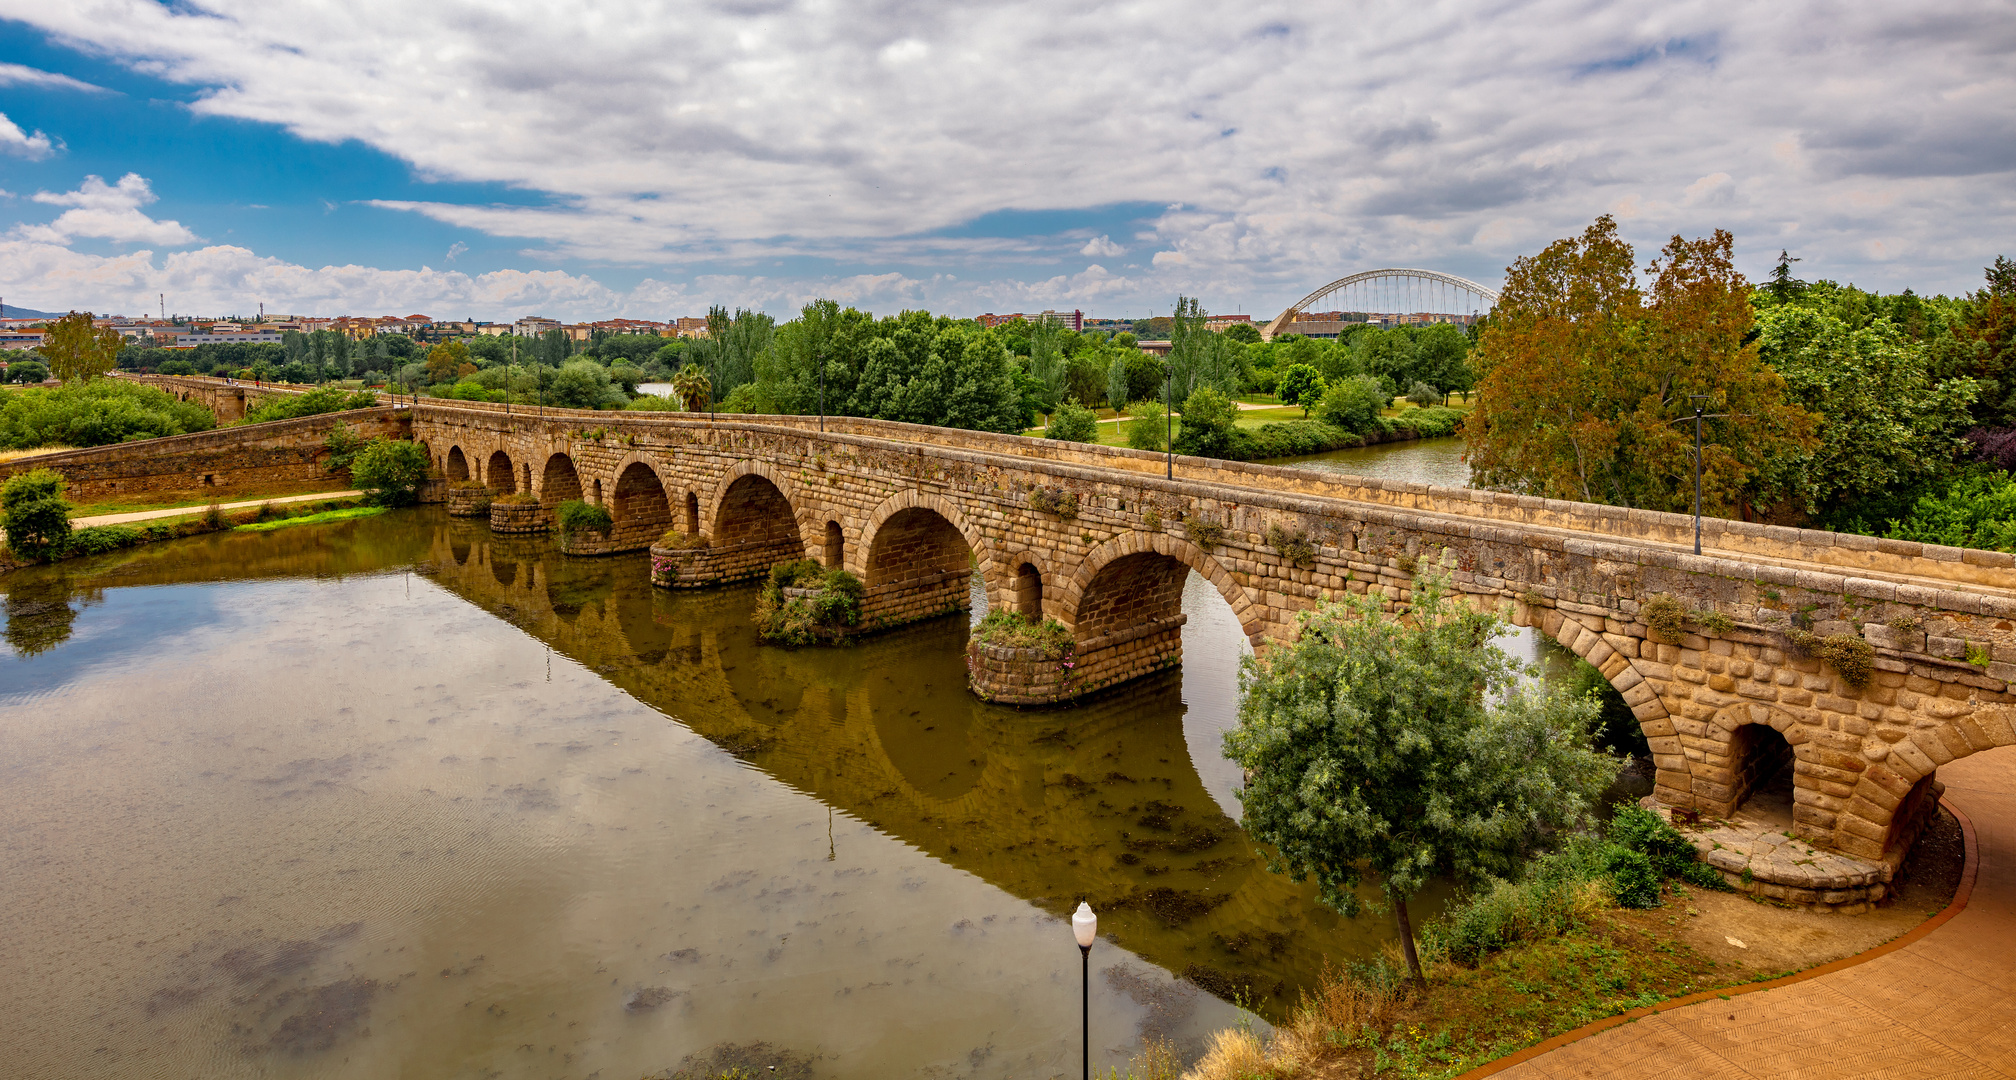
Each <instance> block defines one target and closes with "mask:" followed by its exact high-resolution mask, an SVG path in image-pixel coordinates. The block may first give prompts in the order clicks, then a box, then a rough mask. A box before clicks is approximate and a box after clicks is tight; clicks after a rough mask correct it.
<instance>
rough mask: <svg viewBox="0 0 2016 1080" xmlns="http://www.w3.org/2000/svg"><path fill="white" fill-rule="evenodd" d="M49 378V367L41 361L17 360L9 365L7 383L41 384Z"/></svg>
mask: <svg viewBox="0 0 2016 1080" xmlns="http://www.w3.org/2000/svg"><path fill="white" fill-rule="evenodd" d="M48 378H49V367H48V365H46V364H44V363H43V362H42V361H40V360H35V359H25V360H15V361H14V362H13V363H10V364H8V365H7V381H8V382H12V383H39V382H42V381H44V380H46V379H48Z"/></svg>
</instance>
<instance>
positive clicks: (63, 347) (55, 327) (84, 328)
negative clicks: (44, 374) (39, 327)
mask: <svg viewBox="0 0 2016 1080" xmlns="http://www.w3.org/2000/svg"><path fill="white" fill-rule="evenodd" d="M124 345H125V340H124V339H123V338H121V337H120V336H119V331H117V330H114V329H112V328H111V327H109V326H108V327H106V328H104V329H103V330H100V329H98V328H96V327H94V326H92V325H91V313H90V312H88V311H73V312H71V313H70V314H68V315H65V316H63V317H62V318H60V319H57V320H56V321H55V322H53V323H50V324H49V332H48V334H47V335H46V336H44V337H43V339H42V344H41V346H40V347H38V348H37V349H36V351H37V352H39V353H41V354H42V358H43V359H44V360H46V361H48V362H49V370H50V371H53V372H55V373H56V377H57V378H59V379H61V380H63V381H64V382H66V383H67V382H70V381H72V380H81V381H84V382H89V381H91V380H92V379H95V378H97V377H98V376H100V375H103V374H105V373H106V372H108V371H111V370H112V368H113V365H114V364H116V363H117V362H118V360H119V350H120V349H121V348H122V347H123V346H124Z"/></svg>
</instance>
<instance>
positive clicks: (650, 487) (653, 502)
mask: <svg viewBox="0 0 2016 1080" xmlns="http://www.w3.org/2000/svg"><path fill="white" fill-rule="evenodd" d="M597 483H598V484H599V483H600V481H599V480H598V481H597ZM609 490H610V494H611V495H612V496H613V497H612V498H611V499H610V500H609V516H610V517H611V518H612V519H613V521H614V523H615V524H614V528H613V529H612V530H611V532H610V539H611V540H613V541H618V542H621V541H624V540H642V541H646V542H649V541H652V540H656V539H657V538H658V537H659V536H660V535H661V534H663V533H664V532H665V530H667V529H669V528H671V527H672V500H671V499H669V498H667V497H666V494H665V482H664V480H663V479H662V478H661V477H660V476H659V473H658V469H657V468H656V466H655V465H654V464H653V463H652V462H651V461H650V459H648V458H646V457H644V456H643V455H641V454H631V455H628V456H627V457H625V458H624V460H623V461H621V462H619V463H618V464H617V466H616V482H615V483H614V484H613V485H611V487H610V489H609Z"/></svg>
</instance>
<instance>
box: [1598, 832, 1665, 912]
mask: <svg viewBox="0 0 2016 1080" xmlns="http://www.w3.org/2000/svg"><path fill="white" fill-rule="evenodd" d="M1603 872H1604V874H1606V875H1607V876H1608V877H1609V878H1610V896H1611V898H1612V899H1614V900H1616V901H1617V906H1618V907H1628V908H1655V907H1658V906H1659V892H1660V888H1661V886H1662V885H1664V884H1665V882H1664V881H1663V880H1662V879H1661V878H1660V876H1659V873H1658V871H1656V870H1654V869H1653V868H1652V860H1651V859H1649V858H1647V857H1646V856H1645V853H1644V852H1642V851H1632V850H1631V849H1630V848H1627V847H1618V846H1616V845H1610V846H1607V847H1605V848H1604V849H1603Z"/></svg>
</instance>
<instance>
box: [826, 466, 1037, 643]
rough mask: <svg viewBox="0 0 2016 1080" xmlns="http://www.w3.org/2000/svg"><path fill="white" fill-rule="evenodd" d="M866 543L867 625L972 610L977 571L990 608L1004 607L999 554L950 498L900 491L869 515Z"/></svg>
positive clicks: (861, 554) (859, 551)
mask: <svg viewBox="0 0 2016 1080" xmlns="http://www.w3.org/2000/svg"><path fill="white" fill-rule="evenodd" d="M860 536H861V539H860V542H859V543H857V544H856V545H855V558H856V559H857V565H858V567H859V573H860V576H861V580H862V583H863V584H864V585H865V586H866V587H867V596H866V598H865V602H864V603H863V605H862V614H863V617H864V618H875V619H881V620H883V621H885V622H889V623H898V622H908V621H910V620H912V619H920V618H928V617H930V616H932V615H937V614H941V613H943V612H946V611H950V610H953V609H955V608H956V609H959V610H965V609H966V608H968V607H970V606H971V604H972V587H971V582H972V573H973V570H974V568H975V567H976V566H977V567H978V569H979V571H980V578H981V581H982V582H984V583H985V587H986V589H987V599H988V602H989V603H990V604H993V603H999V602H1002V598H1001V593H1000V589H999V585H1000V583H999V582H997V581H996V564H995V562H994V559H993V554H992V549H991V548H990V547H989V545H988V544H987V542H986V538H985V537H984V536H983V535H982V534H981V533H980V530H978V529H976V528H974V527H973V524H972V522H970V521H968V520H967V517H966V514H965V513H964V512H963V511H961V510H960V509H959V507H958V506H957V505H955V504H953V503H952V502H951V501H950V500H948V499H944V498H941V497H939V496H937V495H933V494H931V493H929V492H919V491H914V490H905V491H899V492H897V493H896V494H894V495H891V496H889V497H888V498H886V499H884V500H882V502H881V504H880V505H878V506H876V507H875V509H874V511H873V512H871V513H870V514H869V515H868V519H867V521H866V523H865V524H864V525H863V526H862V529H861V534H860Z"/></svg>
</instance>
